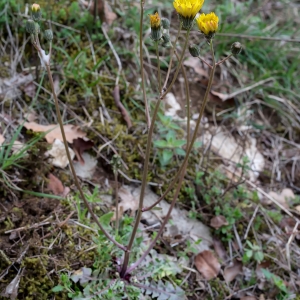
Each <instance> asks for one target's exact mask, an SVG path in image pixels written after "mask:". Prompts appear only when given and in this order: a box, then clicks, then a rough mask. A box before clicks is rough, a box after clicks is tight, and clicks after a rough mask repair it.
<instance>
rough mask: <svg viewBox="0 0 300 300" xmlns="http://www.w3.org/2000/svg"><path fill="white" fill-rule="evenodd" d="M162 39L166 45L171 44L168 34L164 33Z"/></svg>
mask: <svg viewBox="0 0 300 300" xmlns="http://www.w3.org/2000/svg"><path fill="white" fill-rule="evenodd" d="M162 39H163V42H164V43H169V42H170V36H169V35H168V34H166V33H164V34H163V35H162Z"/></svg>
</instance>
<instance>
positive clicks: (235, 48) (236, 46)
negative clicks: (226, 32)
mask: <svg viewBox="0 0 300 300" xmlns="http://www.w3.org/2000/svg"><path fill="white" fill-rule="evenodd" d="M242 49H243V47H242V44H241V43H239V42H235V43H233V44H232V45H231V53H232V54H233V55H238V54H240V53H241V51H242Z"/></svg>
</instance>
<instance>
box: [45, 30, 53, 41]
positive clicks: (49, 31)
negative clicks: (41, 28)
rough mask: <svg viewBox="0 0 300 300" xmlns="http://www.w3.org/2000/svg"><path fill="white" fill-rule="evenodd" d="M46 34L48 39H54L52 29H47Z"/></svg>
mask: <svg viewBox="0 0 300 300" xmlns="http://www.w3.org/2000/svg"><path fill="white" fill-rule="evenodd" d="M44 35H45V38H46V40H47V41H49V42H51V41H52V40H53V32H52V30H51V29H47V30H45V32H44Z"/></svg>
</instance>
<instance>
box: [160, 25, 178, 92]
mask: <svg viewBox="0 0 300 300" xmlns="http://www.w3.org/2000/svg"><path fill="white" fill-rule="evenodd" d="M181 27H182V23H180V26H179V28H178V31H177V35H176V39H175V42H174V44H173V47H172V50H171V55H170V57H171V58H170V63H169V66H168V72H167V76H166V80H165V83H164V86H163V91H165V90H166V86H167V84H168V80H169V76H170V73H171V68H172V63H173V55H174V52H175V51H176V44H177V41H178V37H179V34H180V31H181Z"/></svg>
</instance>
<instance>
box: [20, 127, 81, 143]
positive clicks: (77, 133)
mask: <svg viewBox="0 0 300 300" xmlns="http://www.w3.org/2000/svg"><path fill="white" fill-rule="evenodd" d="M24 127H25V128H26V129H30V130H32V131H34V132H47V131H50V132H48V133H47V134H46V135H45V138H46V140H47V142H48V143H49V144H52V143H53V142H54V140H55V139H58V140H60V141H62V142H63V138H62V135H61V131H60V127H59V125H55V124H51V125H40V124H37V123H35V122H25V123H24ZM64 130H65V134H66V139H67V142H68V143H70V144H72V143H73V141H74V139H77V138H83V137H85V136H86V133H85V132H83V131H82V130H81V129H80V128H79V126H74V125H70V124H68V125H64Z"/></svg>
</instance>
